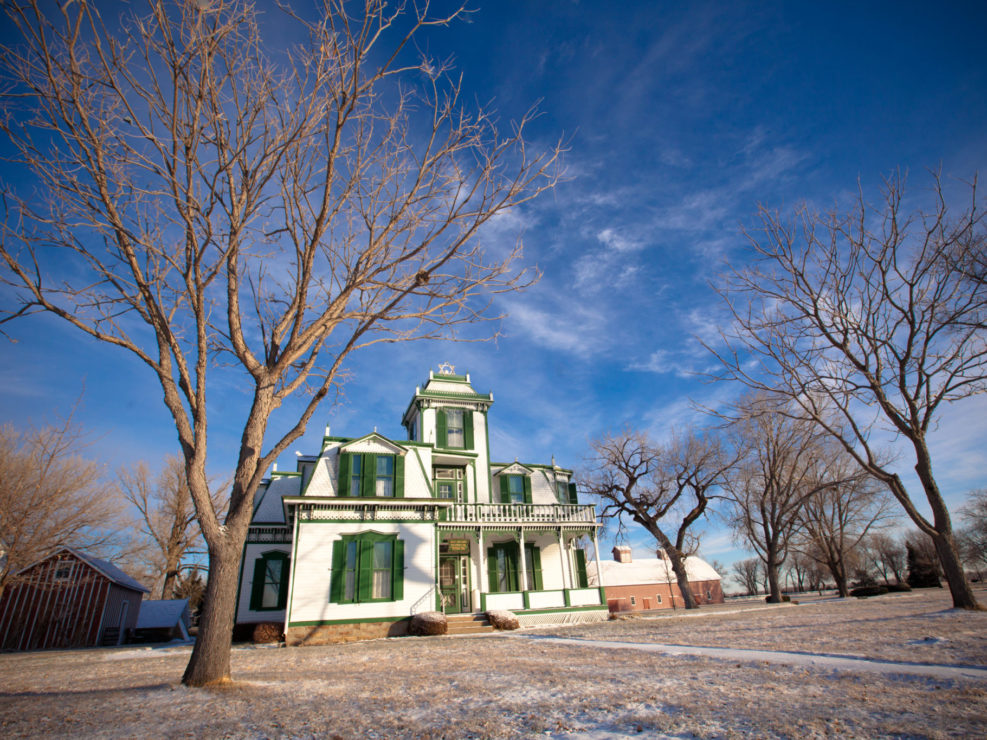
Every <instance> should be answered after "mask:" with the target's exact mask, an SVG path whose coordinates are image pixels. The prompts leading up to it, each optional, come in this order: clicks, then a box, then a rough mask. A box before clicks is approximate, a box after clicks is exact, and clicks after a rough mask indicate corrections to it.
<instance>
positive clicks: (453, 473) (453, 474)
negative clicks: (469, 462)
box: [432, 468, 464, 503]
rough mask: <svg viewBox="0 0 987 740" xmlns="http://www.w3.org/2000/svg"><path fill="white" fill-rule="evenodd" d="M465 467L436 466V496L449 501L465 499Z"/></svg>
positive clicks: (433, 474) (434, 473) (434, 474)
mask: <svg viewBox="0 0 987 740" xmlns="http://www.w3.org/2000/svg"><path fill="white" fill-rule="evenodd" d="M463 472H464V469H463V468H435V470H434V472H433V473H432V476H433V480H434V482H435V497H436V498H441V499H447V500H449V501H458V502H460V503H462V501H463Z"/></svg>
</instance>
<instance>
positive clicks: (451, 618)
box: [446, 614, 494, 635]
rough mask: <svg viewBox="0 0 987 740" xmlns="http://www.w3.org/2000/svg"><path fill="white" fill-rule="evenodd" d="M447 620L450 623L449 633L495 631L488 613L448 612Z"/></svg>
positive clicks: (474, 633) (475, 633)
mask: <svg viewBox="0 0 987 740" xmlns="http://www.w3.org/2000/svg"><path fill="white" fill-rule="evenodd" d="M446 620H447V621H448V623H449V629H448V631H447V632H446V634H447V635H478V634H482V633H484V632H493V631H494V628H493V625H492V624H490V622H489V621H487V615H486V614H447V615H446Z"/></svg>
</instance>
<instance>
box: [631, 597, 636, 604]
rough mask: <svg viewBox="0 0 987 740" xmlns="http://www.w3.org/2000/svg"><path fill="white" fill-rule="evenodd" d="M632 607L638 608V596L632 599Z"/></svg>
mask: <svg viewBox="0 0 987 740" xmlns="http://www.w3.org/2000/svg"><path fill="white" fill-rule="evenodd" d="M631 606H637V596H632V597H631Z"/></svg>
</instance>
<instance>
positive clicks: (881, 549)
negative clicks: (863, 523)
mask: <svg viewBox="0 0 987 740" xmlns="http://www.w3.org/2000/svg"><path fill="white" fill-rule="evenodd" d="M861 546H862V550H863V555H864V557H865V558H866V560H867V562H868V564H869V565H870V566H871V567H872V568H873V569H874V570H875V571H877V572H878V573H879V574H880V575H881V577H882V578H883V579H884V582H885V583H887V584H890V583H891V579H892V578H894V582H895V583H904V582H905V548H904V547H903V546H902V545H901V543H899V542H898V541H897V540H895V539H894V538H893V537H891V536H889V535H887V534H885V533H884V532H872V533H871V534H869V535H868V536H867V537H866V538H865V539H864V541H863V542H862V543H861Z"/></svg>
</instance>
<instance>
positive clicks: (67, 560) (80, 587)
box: [0, 547, 148, 650]
mask: <svg viewBox="0 0 987 740" xmlns="http://www.w3.org/2000/svg"><path fill="white" fill-rule="evenodd" d="M146 593H148V589H146V588H144V586H142V585H141V584H139V583H138V582H137V581H135V580H134V579H133V578H131V577H130V576H128V575H127V574H126V573H124V572H123V571H122V570H120V569H119V568H117V567H116V566H115V565H113V564H111V563H108V562H106V561H105V560H100V559H98V558H94V557H92V556H91V555H87V554H85V553H83V552H80V551H78V550H74V549H72V548H70V547H63V548H62V549H60V550H58V551H56V552H55V553H53V554H51V555H49V556H48V557H46V558H45V559H44V560H40V561H38V562H37V563H35V564H34V565H29V566H28V567H27V568H24V570H22V571H20V572H19V573H18V574H17V579H16V581H15V583H14V584H13V585H10V586H8V587H7V588H6V589H5V590H4V593H3V597H2V598H0V649H3V650H44V649H50V648H77V647H93V646H96V645H119V644H120V643H121V642H123V640H124V638H125V636H126V635H127V634H129V633H130V632H132V631H133V629H134V627H135V625H136V624H137V615H138V613H139V612H140V605H141V599H142V598H143V596H144V594H146Z"/></svg>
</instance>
